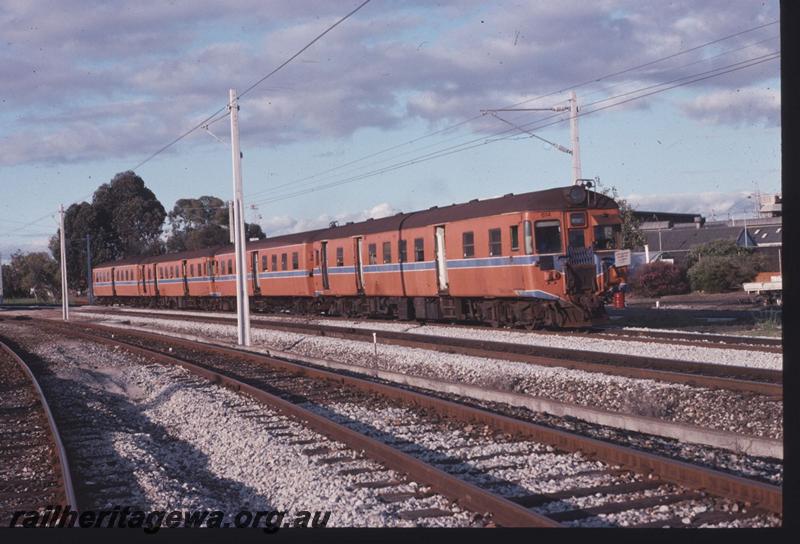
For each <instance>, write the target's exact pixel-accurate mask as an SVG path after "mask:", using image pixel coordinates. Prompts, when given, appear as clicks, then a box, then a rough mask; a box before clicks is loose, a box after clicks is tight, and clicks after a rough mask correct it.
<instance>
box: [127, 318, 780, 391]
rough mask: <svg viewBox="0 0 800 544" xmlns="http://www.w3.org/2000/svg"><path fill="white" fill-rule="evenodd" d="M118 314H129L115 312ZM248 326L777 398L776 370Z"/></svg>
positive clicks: (333, 328)
mask: <svg viewBox="0 0 800 544" xmlns="http://www.w3.org/2000/svg"><path fill="white" fill-rule="evenodd" d="M118 315H121V316H124V315H129V316H130V315H131V314H125V313H120V314H118ZM147 317H150V318H155V319H176V318H178V319H184V320H187V321H198V322H203V323H214V324H222V325H230V324H231V320H230V319H228V318H224V317H205V316H203V317H201V316H188V315H174V316H170V315H168V314H162V315H148V316H147ZM252 326H253V327H254V328H259V329H275V330H282V331H287V332H302V333H304V334H313V335H316V336H328V337H331V338H341V339H346V340H356V341H363V342H372V339H373V333H374V334H376V335H377V338H378V342H379V343H381V344H388V345H396V346H405V347H412V348H419V349H427V350H434V351H440V352H443V353H458V354H461V355H471V356H475V357H488V358H493V359H502V360H507V361H515V362H524V363H530V364H535V365H541V366H551V367H553V366H555V367H562V368H570V369H575V370H583V371H586V372H599V373H603V374H610V375H615V376H625V377H628V378H638V379H651V380H658V381H664V382H670V383H680V384H685V385H691V386H695V387H709V388H716V389H727V390H731V391H744V392H749V393H758V394H762V395H769V396H772V397H775V398H782V397H783V372H782V371H780V370H772V369H763V368H749V367H739V366H731V365H714V364H709V363H697V362H693V361H677V360H667V359H657V358H652V357H642V356H637V355H624V354H615V353H602V352H594V351H583V350H577V349H566V348H553V347H545V346H531V345H526V344H513V343H505V342H495V341H490V340H473V339H469V338H453V337H444V336H434V335H427V334H426V335H421V334H414V333H407V332H398V331H386V330H379V329H367V328H356V327H344V326H337V325H320V324H310V323H298V322H289V321H277V320H253V321H252ZM587 341H591V337H588V340H587Z"/></svg>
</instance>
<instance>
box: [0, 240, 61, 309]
mask: <svg viewBox="0 0 800 544" xmlns="http://www.w3.org/2000/svg"><path fill="white" fill-rule="evenodd" d="M3 292H4V293H5V295H6V296H7V297H9V298H11V297H19V298H27V297H30V296H33V297H35V298H36V299H37V300H40V301H49V300H53V299H54V298H56V297H58V296H60V295H61V274H60V272H59V267H58V262H56V261H55V260H54V259H53V258H52V257H50V256H49V255H48V254H47V253H45V252H44V251H42V252H38V253H22V252H21V251H17V252H16V253H14V254H12V255H11V262H10V263H9V264H8V265H3Z"/></svg>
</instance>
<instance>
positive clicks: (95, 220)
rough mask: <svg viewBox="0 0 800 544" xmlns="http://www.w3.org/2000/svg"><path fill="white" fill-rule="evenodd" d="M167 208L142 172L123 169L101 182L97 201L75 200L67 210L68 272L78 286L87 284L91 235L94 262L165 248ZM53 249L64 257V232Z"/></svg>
mask: <svg viewBox="0 0 800 544" xmlns="http://www.w3.org/2000/svg"><path fill="white" fill-rule="evenodd" d="M165 217H166V212H165V211H164V207H163V206H162V205H161V203H160V202H159V201H158V199H157V198H156V196H155V195H154V194H153V192H152V191H151V190H150V189H148V188H147V187H145V185H144V181H143V180H142V178H140V177H139V176H137V175H136V174H134V173H133V172H130V171H128V172H122V173H119V174H117V175H116V176H114V178H113V179H112V180H111V181H110V182H109V183H104V184H103V185H101V186H100V187H99V188H98V189H97V190H96V191H95V193H94V196H93V198H92V202H91V203H88V202H81V203H79V204H73V205H72V206H70V207H69V209H67V211H66V213H65V214H64V230H65V232H66V250H67V277H68V279H69V285H70V287H72V288H73V289H80V290H84V289H86V273H87V270H86V235H87V234H88V235H90V237H91V252H92V265H96V264H99V263H101V262H105V261H111V260H115V259H122V258H125V257H132V256H136V255H152V254H158V253H160V252H161V251H162V247H161V240H160V236H161V228H162V226H163V224H164V218H165ZM49 247H50V252H51V253H52V254H53V256H54V257H55V259H56V261H58V260H59V259H60V256H61V248H60V242H59V235H58V233H56V234H55V235H54V236H53V237H52V238H51V239H50V244H49Z"/></svg>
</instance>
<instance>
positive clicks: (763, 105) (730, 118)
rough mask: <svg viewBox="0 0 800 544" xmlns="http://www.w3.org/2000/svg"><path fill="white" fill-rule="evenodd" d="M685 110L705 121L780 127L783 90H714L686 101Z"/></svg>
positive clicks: (754, 88)
mask: <svg viewBox="0 0 800 544" xmlns="http://www.w3.org/2000/svg"><path fill="white" fill-rule="evenodd" d="M682 109H683V111H684V113H686V114H687V115H689V116H690V117H693V118H695V119H697V120H698V121H702V122H705V123H714V124H729V125H744V124H748V125H754V124H763V125H766V126H780V121H781V92H780V90H779V89H763V88H756V87H750V88H744V89H736V90H721V91H715V92H712V93H708V94H704V95H701V96H698V97H697V98H695V99H693V100H691V101H689V102H687V103H684V104H683V105H682Z"/></svg>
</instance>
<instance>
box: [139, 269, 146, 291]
mask: <svg viewBox="0 0 800 544" xmlns="http://www.w3.org/2000/svg"><path fill="white" fill-rule="evenodd" d="M139 273H140V274H141V275H142V293H143V294H145V295H146V294H147V276H145V269H144V265H142V266H140V267H139Z"/></svg>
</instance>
